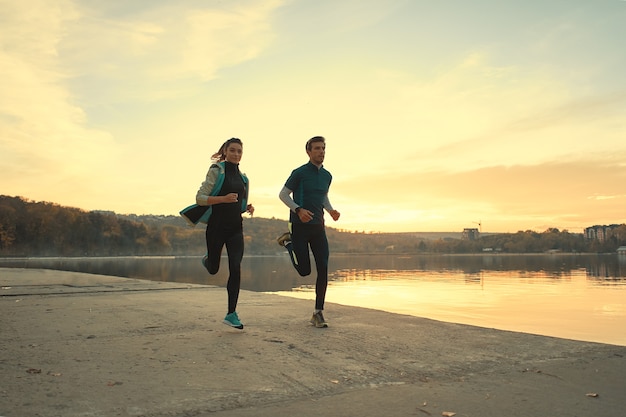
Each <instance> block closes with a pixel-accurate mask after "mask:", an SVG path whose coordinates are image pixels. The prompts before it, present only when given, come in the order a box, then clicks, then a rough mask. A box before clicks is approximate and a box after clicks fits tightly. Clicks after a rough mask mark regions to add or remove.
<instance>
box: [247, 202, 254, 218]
mask: <svg viewBox="0 0 626 417" xmlns="http://www.w3.org/2000/svg"><path fill="white" fill-rule="evenodd" d="M246 212H247V213H250V215H251V216H254V206H253V205H252V204H248V206H247V207H246Z"/></svg>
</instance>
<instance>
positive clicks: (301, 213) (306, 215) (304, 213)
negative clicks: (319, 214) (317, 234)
mask: <svg viewBox="0 0 626 417" xmlns="http://www.w3.org/2000/svg"><path fill="white" fill-rule="evenodd" d="M297 214H298V217H299V218H300V221H301V222H302V223H308V222H310V221H311V220H313V212H312V211H309V210H307V209H305V208H302V207H300V209H299V210H298V213H297Z"/></svg>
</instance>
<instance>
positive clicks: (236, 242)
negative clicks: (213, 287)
mask: <svg viewBox="0 0 626 417" xmlns="http://www.w3.org/2000/svg"><path fill="white" fill-rule="evenodd" d="M224 245H226V253H227V254H228V283H227V284H226V290H227V291H228V314H230V313H232V312H234V311H235V310H236V308H237V300H238V299H239V288H240V286H241V260H242V259H243V230H220V229H219V228H216V227H211V225H209V226H207V228H206V248H207V256H208V260H207V262H206V265H205V266H206V268H207V270H208V271H209V274H211V275H215V274H217V271H219V269H220V258H221V256H222V248H223V247H224Z"/></svg>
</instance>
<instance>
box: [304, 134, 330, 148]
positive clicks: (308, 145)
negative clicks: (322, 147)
mask: <svg viewBox="0 0 626 417" xmlns="http://www.w3.org/2000/svg"><path fill="white" fill-rule="evenodd" d="M315 142H324V143H326V139H324V136H313V137H312V138H311V139H309V140H307V141H306V145H304V149H306V150H307V151H310V150H311V149H312V148H313V146H311V145H312V144H313V143H315Z"/></svg>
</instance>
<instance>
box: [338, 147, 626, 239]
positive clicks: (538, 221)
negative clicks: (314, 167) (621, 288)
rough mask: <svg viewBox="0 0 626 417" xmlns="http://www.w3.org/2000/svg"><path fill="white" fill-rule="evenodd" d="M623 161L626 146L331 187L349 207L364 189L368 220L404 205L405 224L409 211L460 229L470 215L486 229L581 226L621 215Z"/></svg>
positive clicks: (379, 177)
mask: <svg viewBox="0 0 626 417" xmlns="http://www.w3.org/2000/svg"><path fill="white" fill-rule="evenodd" d="M624 163H626V152H621V153H618V154H602V153H598V154H594V155H590V156H589V157H588V158H587V159H585V160H578V161H569V162H559V161H552V162H549V163H542V164H537V165H516V166H511V167H507V166H501V165H494V166H489V167H483V168H479V169H470V170H464V171H460V172H458V171H443V170H440V171H428V170H419V169H414V170H413V171H412V172H409V173H402V174H401V173H397V174H395V175H394V174H389V175H372V176H362V177H361V178H359V179H348V180H342V179H341V178H337V179H336V181H335V183H334V185H333V188H334V189H333V192H334V194H335V195H340V196H341V199H342V200H343V202H344V204H345V205H350V206H356V205H357V202H358V201H361V205H364V204H365V203H364V200H363V197H362V196H364V195H368V194H369V195H371V196H372V198H371V199H370V200H369V201H367V204H366V205H368V206H369V208H368V210H369V213H368V215H370V216H371V217H370V218H371V219H377V217H378V218H380V217H385V218H388V216H389V213H393V212H394V211H395V210H401V211H406V210H410V211H413V213H414V215H413V216H410V215H407V213H404V216H405V217H404V218H406V219H407V222H409V221H410V219H411V217H413V218H420V219H425V218H428V219H429V222H430V224H431V225H432V224H437V225H438V226H440V225H441V224H448V225H455V224H456V225H457V228H459V227H463V224H467V223H468V222H471V221H472V219H474V220H476V221H477V219H482V220H483V221H485V222H487V223H490V225H491V227H492V230H494V229H493V228H494V226H495V225H496V224H500V225H501V227H505V226H504V225H505V224H517V225H518V226H517V227H519V228H520V229H526V228H530V229H533V228H539V229H541V228H543V227H544V226H545V227H546V228H547V227H568V228H570V229H573V228H579V229H580V228H582V227H584V225H585V224H587V225H588V223H593V224H595V223H597V222H600V223H601V222H602V221H607V222H609V223H614V222H619V221H626V219H624V215H623V206H624V204H625V203H626V195H624V193H623V184H624V181H625V180H626V174H624V169H623V167H624ZM594 196H595V197H594ZM598 196H611V197H612V198H610V199H609V198H598ZM590 197H591V198H590ZM333 201H334V200H333ZM376 213H378V216H376ZM391 217H393V216H391ZM374 223H379V220H378V219H377V220H375V221H374ZM464 227H469V226H464ZM509 227H510V226H509ZM409 230H427V229H424V228H422V229H415V228H413V227H409ZM504 230H506V229H504ZM500 231H503V230H502V229H500Z"/></svg>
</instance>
